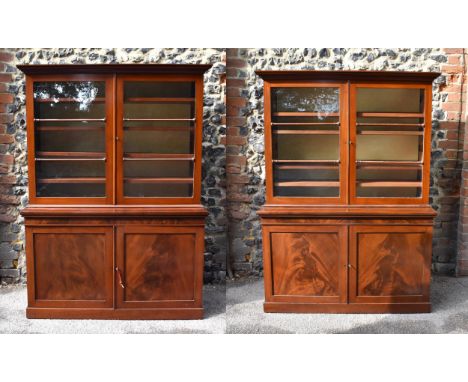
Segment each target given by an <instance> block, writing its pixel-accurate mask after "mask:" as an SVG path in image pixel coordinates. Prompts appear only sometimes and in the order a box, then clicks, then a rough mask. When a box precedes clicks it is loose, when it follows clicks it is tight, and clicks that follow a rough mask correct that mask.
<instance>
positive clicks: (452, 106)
mask: <svg viewBox="0 0 468 382" xmlns="http://www.w3.org/2000/svg"><path fill="white" fill-rule="evenodd" d="M442 109H443V110H445V111H460V102H444V103H443V104H442Z"/></svg>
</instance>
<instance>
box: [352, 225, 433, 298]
mask: <svg viewBox="0 0 468 382" xmlns="http://www.w3.org/2000/svg"><path fill="white" fill-rule="evenodd" d="M349 242H350V265H351V267H350V273H349V278H350V290H349V299H350V302H351V303H352V302H356V303H398V302H400V303H401V302H424V301H428V300H429V283H430V277H431V273H430V271H431V245H432V227H429V226H416V227H415V226H356V227H350V241H349Z"/></svg>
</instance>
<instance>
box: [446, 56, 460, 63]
mask: <svg viewBox="0 0 468 382" xmlns="http://www.w3.org/2000/svg"><path fill="white" fill-rule="evenodd" d="M448 63H449V64H450V65H460V64H461V55H459V54H451V55H450V56H448Z"/></svg>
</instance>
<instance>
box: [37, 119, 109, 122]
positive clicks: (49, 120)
mask: <svg viewBox="0 0 468 382" xmlns="http://www.w3.org/2000/svg"><path fill="white" fill-rule="evenodd" d="M105 121H106V119H105V118H34V122H105Z"/></svg>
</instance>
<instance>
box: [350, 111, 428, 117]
mask: <svg viewBox="0 0 468 382" xmlns="http://www.w3.org/2000/svg"><path fill="white" fill-rule="evenodd" d="M357 116H358V117H361V118H372V117H375V118H380V117H382V118H424V113H374V112H360V113H357Z"/></svg>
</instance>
